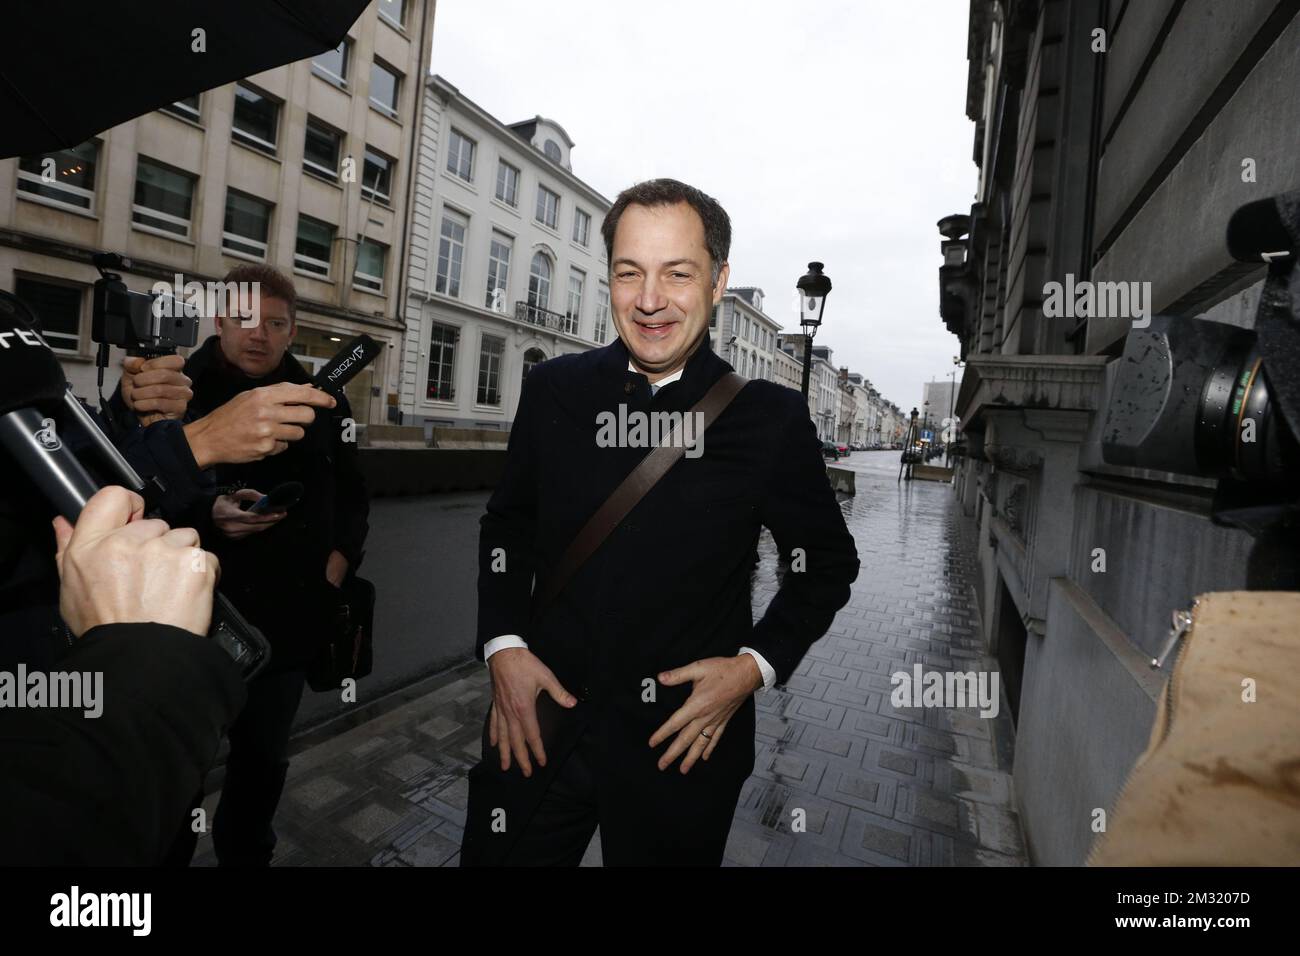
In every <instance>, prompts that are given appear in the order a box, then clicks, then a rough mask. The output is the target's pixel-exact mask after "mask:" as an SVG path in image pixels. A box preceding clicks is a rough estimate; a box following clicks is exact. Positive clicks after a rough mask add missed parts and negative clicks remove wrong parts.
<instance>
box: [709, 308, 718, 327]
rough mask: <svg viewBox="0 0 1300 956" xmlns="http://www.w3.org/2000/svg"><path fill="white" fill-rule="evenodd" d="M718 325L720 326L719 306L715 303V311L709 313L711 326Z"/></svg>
mask: <svg viewBox="0 0 1300 956" xmlns="http://www.w3.org/2000/svg"><path fill="white" fill-rule="evenodd" d="M717 327H718V307H717V306H716V305H715V306H714V307H713V311H712V312H710V313H709V328H711V329H716V328H717Z"/></svg>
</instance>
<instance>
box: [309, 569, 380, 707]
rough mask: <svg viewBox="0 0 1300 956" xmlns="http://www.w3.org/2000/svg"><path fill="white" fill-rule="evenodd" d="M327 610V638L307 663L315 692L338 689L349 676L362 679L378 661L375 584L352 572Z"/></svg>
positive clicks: (335, 591) (311, 686) (337, 589)
mask: <svg viewBox="0 0 1300 956" xmlns="http://www.w3.org/2000/svg"><path fill="white" fill-rule="evenodd" d="M329 590H330V591H331V592H332V593H333V595H334V597H335V601H334V603H333V604H332V605H330V606H329V607H328V608H327V610H326V614H327V624H326V630H327V631H328V635H327V640H326V641H325V644H324V645H323V646H322V647H321V649H320V652H319V653H318V654H317V655H316V657H315V659H314V660H313V661H312V662H311V664H309V665H308V666H307V685H308V686H309V687H310V688H311V689H312V690H314V691H331V690H338V689H339V688H340V687H341V686H343V681H345V680H347V679H348V678H352V679H353V680H360V679H361V678H362V677H365V676H366V675H368V674H369V673H370V670H371V668H372V666H373V664H374V634H373V631H374V624H375V586H374V585H373V584H371V583H370V582H369V581H367V580H366V579H365V578H359V577H357V576H356V575H354V574H349V575H348V577H347V578H345V579H344V581H343V586H342V587H340V588H330V589H329Z"/></svg>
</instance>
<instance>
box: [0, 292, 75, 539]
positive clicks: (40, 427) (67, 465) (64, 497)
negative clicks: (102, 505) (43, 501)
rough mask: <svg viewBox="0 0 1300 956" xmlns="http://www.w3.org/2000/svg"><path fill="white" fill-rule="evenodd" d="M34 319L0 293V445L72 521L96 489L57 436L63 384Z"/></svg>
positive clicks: (55, 360) (59, 369) (13, 299)
mask: <svg viewBox="0 0 1300 956" xmlns="http://www.w3.org/2000/svg"><path fill="white" fill-rule="evenodd" d="M34 319H35V316H33V315H32V314H31V311H30V310H29V309H28V308H27V307H26V306H25V305H24V304H23V303H22V301H21V300H20V299H18V298H17V297H16V296H14V295H11V294H10V293H8V292H0V445H3V446H4V448H5V450H6V451H8V452H9V454H10V455H11V456H12V457H13V458H14V460H16V461H17V462H18V464H19V465H21V466H22V469H23V471H24V472H26V473H27V474H28V475H29V476H31V478H32V480H33V481H35V482H36V484H37V487H39V488H40V489H41V490H42V491H44V492H45V493H46V494H47V495H48V496H49V498H50V500H51V501H52V503H53V504H54V507H55V508H56V509H57V510H58V512H59V514H61V515H63V516H64V517H65V518H67V519H68V520H69V521H75V520H76V516H77V515H78V514H80V513H81V506H82V505H84V504H85V503H86V500H87V499H88V498H90V496H91V495H93V494H94V493H95V492H96V491H97V490H98V489H99V486H98V485H97V484H96V483H95V480H94V479H93V478H92V477H91V476H90V473H89V472H87V471H86V469H85V467H84V466H83V465H82V464H81V462H80V461H78V460H77V457H76V456H75V455H74V454H72V452H71V451H69V450H68V449H67V448H66V447H64V445H63V440H62V439H61V438H60V436H59V433H58V427H57V425H56V422H55V418H54V415H55V413H56V412H58V411H59V410H60V409H61V408H62V405H63V401H64V395H66V394H67V380H66V379H65V378H64V377H63V368H62V367H61V366H60V365H59V360H58V357H57V356H55V354H54V351H53V350H52V349H51V348H50V346H49V344H48V343H47V342H46V341H45V339H43V338H42V337H41V334H40V332H38V331H37V330H36V328H35V325H34Z"/></svg>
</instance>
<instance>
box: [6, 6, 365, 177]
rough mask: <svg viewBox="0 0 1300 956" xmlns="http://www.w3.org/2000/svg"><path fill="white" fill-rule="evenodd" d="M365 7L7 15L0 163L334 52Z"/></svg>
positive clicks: (35, 9)
mask: <svg viewBox="0 0 1300 956" xmlns="http://www.w3.org/2000/svg"><path fill="white" fill-rule="evenodd" d="M366 6H367V2H366V0H117V2H112V0H72V2H68V0H63V2H59V3H40V2H34V0H20V2H18V3H12V4H8V5H7V9H6V10H5V12H4V16H3V25H2V26H0V159H4V158H8V157H11V156H33V155H37V154H39V153H43V152H46V151H49V150H54V149H64V148H67V147H72V146H76V145H78V144H79V143H83V142H85V141H86V140H87V139H89V138H90V137H91V136H94V135H95V134H96V133H99V132H101V131H103V130H106V129H108V128H109V127H110V126H116V125H117V124H118V123H122V122H125V121H126V120H129V119H131V118H133V117H136V116H140V115H142V114H144V113H148V112H150V111H152V110H155V109H158V108H159V107H160V106H165V105H166V104H168V103H172V102H175V101H176V100H181V99H185V98H186V97H188V96H193V95H194V94H195V93H201V92H203V91H204V90H210V89H212V88H213V87H215V86H221V85H223V84H225V83H230V82H232V81H234V80H237V79H240V78H242V77H246V76H251V75H252V74H254V73H260V72H262V71H263V70H269V69H271V68H272V67H276V66H281V65H283V64H285V63H292V62H293V61H295V60H302V59H305V58H306V57H309V56H315V55H317V54H318V53H323V52H324V51H326V50H332V49H334V48H335V47H337V46H338V45H339V44H340V43H341V42H343V38H344V36H346V35H347V32H348V27H350V26H352V24H353V23H354V22H355V21H356V19H357V17H359V16H360V15H361V13H362V11H363V10H365V8H366ZM196 31H202V33H201V34H200V33H197V32H196Z"/></svg>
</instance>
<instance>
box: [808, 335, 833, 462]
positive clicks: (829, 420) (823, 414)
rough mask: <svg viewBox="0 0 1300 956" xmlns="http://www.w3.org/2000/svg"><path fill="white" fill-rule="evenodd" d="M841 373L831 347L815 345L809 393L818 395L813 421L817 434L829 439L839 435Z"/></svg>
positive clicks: (831, 439)
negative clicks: (832, 359)
mask: <svg viewBox="0 0 1300 956" xmlns="http://www.w3.org/2000/svg"><path fill="white" fill-rule="evenodd" d="M839 385H840V373H839V371H838V370H837V369H836V368H835V366H834V365H833V364H832V361H831V349H830V347H829V346H826V345H814V346H813V367H812V374H811V376H810V381H809V383H808V394H809V395H810V396H814V395H815V396H816V405H815V411H816V413H815V415H814V416H813V421H814V422H815V423H816V425H817V434H818V435H820V436H821V437H822V438H824V439H827V440H829V441H835V440H837V438H838V437H839V435H838V432H839V423H840V387H839Z"/></svg>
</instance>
